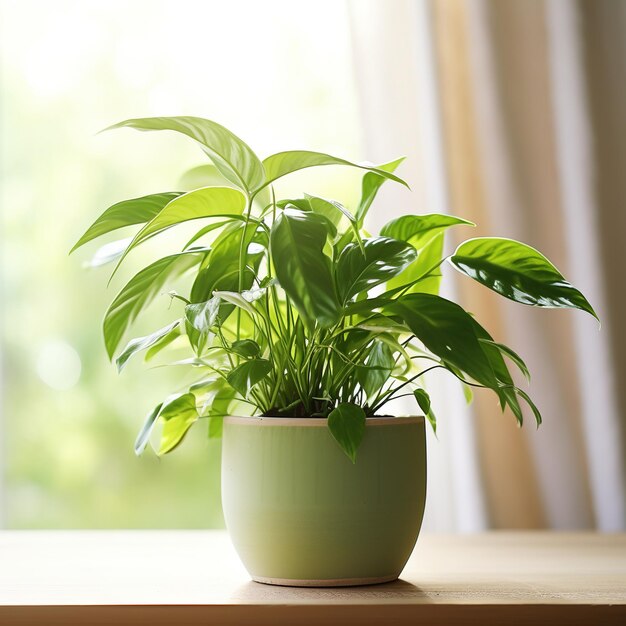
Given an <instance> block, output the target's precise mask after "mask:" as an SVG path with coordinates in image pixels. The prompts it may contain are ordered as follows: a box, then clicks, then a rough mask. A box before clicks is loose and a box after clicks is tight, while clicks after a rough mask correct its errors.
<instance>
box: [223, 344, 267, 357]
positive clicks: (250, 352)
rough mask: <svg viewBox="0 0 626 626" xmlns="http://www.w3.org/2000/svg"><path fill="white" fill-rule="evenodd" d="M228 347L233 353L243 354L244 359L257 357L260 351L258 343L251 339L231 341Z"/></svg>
mask: <svg viewBox="0 0 626 626" xmlns="http://www.w3.org/2000/svg"><path fill="white" fill-rule="evenodd" d="M230 348H231V350H232V351H233V352H234V353H235V354H238V355H239V356H243V357H245V358H246V359H249V358H252V357H257V356H259V354H260V353H261V348H260V346H259V344H258V343H257V342H256V341H253V340H252V339H240V340H238V341H233V343H232V344H231V346H230Z"/></svg>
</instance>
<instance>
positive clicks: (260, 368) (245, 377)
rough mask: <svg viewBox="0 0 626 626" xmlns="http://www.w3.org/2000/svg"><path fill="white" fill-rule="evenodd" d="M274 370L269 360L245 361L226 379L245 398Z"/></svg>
mask: <svg viewBox="0 0 626 626" xmlns="http://www.w3.org/2000/svg"><path fill="white" fill-rule="evenodd" d="M271 370H272V364H271V363H270V362H269V361H268V360H267V359H251V360H249V361H244V362H243V363H241V365H238V366H237V367H236V368H235V369H234V370H231V371H230V372H229V373H228V376H227V377H226V378H227V380H228V382H229V384H230V386H231V387H232V388H233V389H234V390H235V391H237V392H238V393H240V394H241V395H242V396H243V397H244V398H245V397H246V396H247V395H248V391H249V390H250V389H251V388H252V387H254V385H256V384H257V383H258V382H259V381H260V380H262V379H263V378H265V377H266V376H267V375H268V374H269V373H270V371H271Z"/></svg>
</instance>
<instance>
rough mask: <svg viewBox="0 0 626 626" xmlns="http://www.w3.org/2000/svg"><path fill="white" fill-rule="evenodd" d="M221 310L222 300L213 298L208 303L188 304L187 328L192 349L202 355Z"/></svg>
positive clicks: (186, 312)
mask: <svg viewBox="0 0 626 626" xmlns="http://www.w3.org/2000/svg"><path fill="white" fill-rule="evenodd" d="M219 308H220V299H219V298H211V299H210V300H207V301H206V302H199V303H196V304H188V305H187V306H186V307H185V328H186V329H187V336H188V337H189V342H190V343H191V346H192V348H193V349H194V350H195V351H196V354H198V355H200V354H202V351H203V350H204V348H205V346H206V343H207V341H208V339H209V336H210V333H211V328H212V327H213V325H214V324H215V320H216V319H217V314H218V312H219Z"/></svg>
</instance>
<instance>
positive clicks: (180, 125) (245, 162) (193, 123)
mask: <svg viewBox="0 0 626 626" xmlns="http://www.w3.org/2000/svg"><path fill="white" fill-rule="evenodd" d="M122 127H127V128H135V129H137V130H145V131H151V130H173V131H176V132H178V133H182V134H183V135H187V136H188V137H191V138H192V139H195V140H196V141H197V142H198V143H199V144H200V145H201V146H202V149H203V150H204V152H205V153H206V154H207V155H208V157H209V158H210V159H211V161H213V163H214V164H215V167H217V169H218V170H219V171H220V173H221V174H222V175H223V176H224V177H225V178H227V179H228V180H229V181H231V182H232V183H234V184H235V185H237V187H239V188H240V189H245V190H246V191H247V192H250V191H252V190H253V189H256V188H258V187H261V186H262V185H263V183H264V181H265V174H264V171H263V165H262V164H261V162H260V161H259V158H258V157H257V156H256V154H254V152H252V150H251V149H250V147H249V146H248V144H246V143H245V142H244V141H242V140H241V139H239V137H237V136H236V135H235V134H233V133H232V132H230V131H229V130H228V129H226V128H224V127H223V126H221V125H220V124H217V123H216V122H212V121H211V120H207V119H204V118H201V117H189V116H184V117H148V118H142V119H130V120H125V121H124V122H120V123H119V124H114V125H113V126H109V128H107V129H105V130H112V129H114V128H122Z"/></svg>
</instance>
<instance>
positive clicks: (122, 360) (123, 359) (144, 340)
mask: <svg viewBox="0 0 626 626" xmlns="http://www.w3.org/2000/svg"><path fill="white" fill-rule="evenodd" d="M179 324H180V320H176V321H175V322H172V323H171V324H168V325H167V326H165V327H163V328H161V329H159V330H156V331H155V332H153V333H152V334H150V335H146V336H145V337H137V339H133V340H131V341H130V342H129V343H128V345H127V346H126V347H125V348H124V350H123V351H122V353H121V354H120V355H119V356H118V357H117V359H116V360H115V362H116V364H117V371H118V372H121V371H122V370H123V369H124V367H125V365H126V363H127V362H128V359H130V357H131V356H133V355H134V354H136V353H137V352H140V351H141V350H147V349H148V348H150V347H151V346H154V345H155V344H156V343H158V342H159V341H161V340H162V339H163V338H164V337H166V336H168V335H170V334H171V332H172V331H173V330H174V329H175V328H176V329H177V328H178V326H179Z"/></svg>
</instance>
